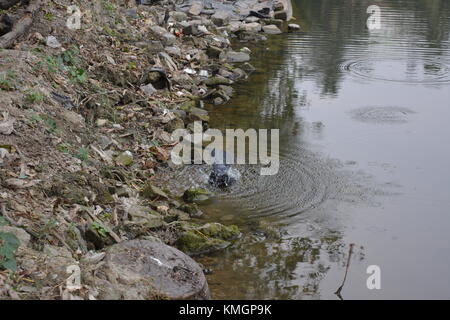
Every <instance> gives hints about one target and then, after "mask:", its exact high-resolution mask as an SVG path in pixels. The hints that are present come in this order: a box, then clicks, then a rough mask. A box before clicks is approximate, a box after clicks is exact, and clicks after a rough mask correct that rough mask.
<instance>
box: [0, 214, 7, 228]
mask: <svg viewBox="0 0 450 320" xmlns="http://www.w3.org/2000/svg"><path fill="white" fill-rule="evenodd" d="M7 224H8V221H6V219H5V218H3V217H1V216H0V227H2V226H6V225H7Z"/></svg>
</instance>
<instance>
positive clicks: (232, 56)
mask: <svg viewBox="0 0 450 320" xmlns="http://www.w3.org/2000/svg"><path fill="white" fill-rule="evenodd" d="M225 60H226V61H227V62H229V63H241V62H248V61H250V55H249V54H248V53H245V52H235V51H230V52H227V53H226V54H225Z"/></svg>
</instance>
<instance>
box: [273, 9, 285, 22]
mask: <svg viewBox="0 0 450 320" xmlns="http://www.w3.org/2000/svg"><path fill="white" fill-rule="evenodd" d="M274 18H275V19H280V20H284V21H286V20H287V19H288V13H287V12H286V11H284V10H283V11H275V13H274Z"/></svg>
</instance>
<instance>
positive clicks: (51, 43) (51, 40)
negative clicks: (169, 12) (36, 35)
mask: <svg viewBox="0 0 450 320" xmlns="http://www.w3.org/2000/svg"><path fill="white" fill-rule="evenodd" d="M45 43H46V45H47V47H50V48H53V49H57V48H61V43H59V41H58V39H56V37H54V36H48V37H47V39H46V40H45Z"/></svg>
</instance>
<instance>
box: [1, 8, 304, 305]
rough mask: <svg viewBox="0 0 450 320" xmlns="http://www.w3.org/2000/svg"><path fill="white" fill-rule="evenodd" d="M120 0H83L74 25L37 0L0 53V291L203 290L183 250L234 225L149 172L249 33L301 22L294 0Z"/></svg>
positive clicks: (214, 92)
mask: <svg viewBox="0 0 450 320" xmlns="http://www.w3.org/2000/svg"><path fill="white" fill-rule="evenodd" d="M125 2H126V1H93V2H89V3H84V2H83V3H79V5H78V6H79V9H80V12H81V13H82V14H81V20H80V21H81V29H71V28H68V27H67V19H68V14H67V7H68V6H69V5H71V4H72V3H71V2H70V1H66V0H61V1H58V3H56V2H52V4H46V5H44V7H43V9H42V12H40V14H39V19H38V21H37V22H36V23H35V25H34V26H33V28H32V30H31V32H30V33H29V36H28V37H26V38H25V39H21V41H20V42H18V43H16V44H15V47H13V48H9V49H7V50H2V51H0V111H1V112H0V114H1V115H0V299H209V298H211V297H210V294H209V290H208V284H207V282H206V279H205V276H204V271H203V270H202V267H201V266H199V265H198V264H197V263H196V262H195V261H194V260H193V259H192V258H190V257H189V256H195V255H198V254H206V253H210V252H213V251H216V250H221V249H224V248H226V247H228V246H229V245H231V244H232V243H233V241H237V240H238V239H239V236H240V232H239V230H238V228H237V227H236V226H225V225H222V224H219V223H205V222H204V221H202V215H203V213H202V211H201V209H200V208H199V206H198V203H201V202H202V201H204V200H205V199H207V198H208V197H209V192H208V191H207V190H200V189H190V190H186V192H185V193H184V195H181V194H176V193H175V192H171V190H167V189H166V186H165V185H164V184H163V183H160V182H159V180H160V179H159V180H158V175H159V173H160V170H161V169H162V168H167V167H168V166H169V162H170V150H171V149H172V148H173V146H174V145H175V143H176V142H175V141H173V140H172V137H171V133H172V132H173V131H174V130H176V129H181V128H187V129H190V130H192V125H193V121H203V122H204V123H205V127H206V126H207V122H208V120H209V117H208V112H207V111H206V110H205V108H204V106H205V104H213V105H221V104H224V103H226V102H227V101H229V100H230V99H231V97H232V96H233V94H234V90H233V87H232V86H233V84H234V83H236V82H237V81H245V79H247V77H248V76H249V75H250V74H251V73H252V72H253V71H254V68H253V67H252V65H251V64H250V62H251V51H250V50H249V49H248V48H247V47H246V46H245V43H246V42H250V41H252V42H253V41H264V40H266V39H267V37H268V36H271V35H276V34H280V33H283V32H288V31H296V30H298V29H299V26H298V25H295V24H288V21H289V20H290V19H291V18H292V10H291V4H290V1H289V0H275V1H272V0H267V1H263V0H260V1H257V0H243V1H219V0H204V1H197V0H194V1H183V3H182V4H178V2H177V3H174V2H172V1H150V0H147V1H145V0H140V1H138V2H139V3H140V5H139V6H135V5H134V4H133V3H131V2H132V1H128V2H129V3H128V6H126V5H125ZM20 10H21V8H20V7H15V8H12V9H10V10H9V11H8V12H7V13H6V14H8V15H11V16H14V15H15V14H18V13H20ZM232 43H233V44H235V45H232Z"/></svg>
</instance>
